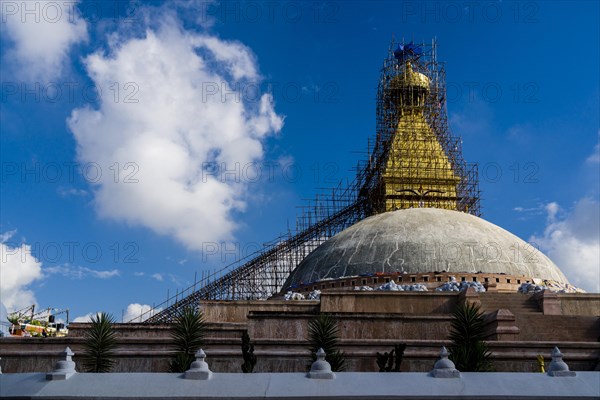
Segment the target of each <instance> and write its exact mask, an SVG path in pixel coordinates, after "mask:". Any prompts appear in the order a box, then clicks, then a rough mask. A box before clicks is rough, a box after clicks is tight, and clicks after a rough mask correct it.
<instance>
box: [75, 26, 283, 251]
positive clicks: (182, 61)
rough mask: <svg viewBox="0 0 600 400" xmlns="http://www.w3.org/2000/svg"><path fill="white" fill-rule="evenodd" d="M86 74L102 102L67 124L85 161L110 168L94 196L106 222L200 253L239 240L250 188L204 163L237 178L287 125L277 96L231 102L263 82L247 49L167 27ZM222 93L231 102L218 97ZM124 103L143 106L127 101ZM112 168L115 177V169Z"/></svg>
mask: <svg viewBox="0 0 600 400" xmlns="http://www.w3.org/2000/svg"><path fill="white" fill-rule="evenodd" d="M85 66H86V70H87V73H88V74H89V76H90V77H91V78H92V79H93V80H94V83H95V85H96V86H97V87H100V88H101V90H102V93H104V94H105V95H104V96H103V97H102V100H101V104H100V108H99V109H98V110H93V109H91V108H90V107H84V108H79V109H76V110H74V111H73V113H72V115H71V117H70V118H69V120H68V125H69V127H70V129H71V131H72V132H73V134H74V136H75V139H76V141H77V148H78V159H79V161H81V162H83V163H98V165H100V166H101V167H102V168H103V175H102V178H100V179H99V180H98V182H97V183H96V184H95V187H94V197H95V202H96V206H97V211H98V213H99V215H101V216H102V217H107V218H111V219H115V220H121V221H126V222H128V223H130V224H133V225H140V226H145V227H148V228H150V229H152V230H153V231H155V232H157V233H159V234H163V235H169V236H171V237H173V238H175V239H176V240H178V241H179V242H180V243H182V244H184V245H185V246H186V247H187V248H190V249H194V250H199V251H201V250H202V248H203V243H206V242H218V241H221V240H224V241H227V240H232V238H233V232H234V230H235V229H236V227H237V224H236V222H235V219H234V218H233V217H232V213H233V212H236V211H243V210H244V209H245V206H246V204H245V201H244V198H245V196H246V194H247V192H248V182H244V181H243V180H241V181H239V182H237V181H236V180H235V179H228V180H223V179H220V178H221V177H220V176H215V174H210V173H208V172H207V171H206V164H205V163H209V162H214V163H217V164H216V165H224V166H225V167H226V168H227V169H228V170H235V169H238V170H239V169H240V168H243V167H244V166H245V165H248V164H249V163H252V162H256V161H258V160H260V159H261V158H262V157H263V140H264V139H265V137H266V136H267V135H269V134H272V133H275V132H278V131H279V130H280V129H281V127H282V125H283V119H282V118H281V117H280V116H279V115H277V114H276V113H275V111H274V108H273V107H274V106H273V101H272V98H271V96H270V95H268V94H264V95H262V96H261V97H260V98H259V99H257V100H256V101H252V99H248V98H244V96H243V91H242V94H241V95H236V94H232V93H236V92H235V91H234V89H235V88H237V89H238V90H242V89H241V88H243V87H245V86H244V85H249V84H251V83H252V84H256V82H257V81H258V79H259V76H258V72H257V66H256V61H255V60H254V56H253V54H252V52H251V51H250V49H248V48H247V47H245V46H244V45H242V44H241V43H238V42H232V41H224V40H221V39H218V38H216V37H212V36H207V35H198V34H195V33H191V32H188V31H184V30H182V29H181V28H180V27H179V25H178V24H177V22H175V19H174V18H164V22H163V23H162V24H161V27H160V28H158V29H157V30H150V29H149V30H148V31H147V32H146V34H145V37H143V38H133V39H127V40H118V41H116V42H115V43H112V44H111V49H110V52H109V55H106V54H105V53H103V52H102V51H98V52H96V53H94V54H92V55H90V56H89V57H87V58H86V59H85ZM115 82H116V83H118V85H119V87H120V88H121V94H120V96H121V98H120V101H119V102H115V101H114V96H113V94H114V93H115V89H114V84H115ZM128 84H129V86H127V85H128ZM111 87H112V89H111ZM215 89H218V90H219V91H221V90H223V91H227V93H228V94H227V95H225V94H223V97H222V96H221V93H218V94H214V95H211V94H210V93H211V91H214V90H215ZM223 93H225V92H223ZM237 93H239V92H237ZM125 95H131V98H130V100H134V101H136V102H129V103H128V102H124V101H123V99H124V96H125ZM115 163H118V165H119V166H120V170H119V171H118V173H117V175H115V170H114V167H112V168H113V169H109V168H110V167H111V166H114V165H115ZM212 165H214V164H212ZM115 176H117V178H116V179H115Z"/></svg>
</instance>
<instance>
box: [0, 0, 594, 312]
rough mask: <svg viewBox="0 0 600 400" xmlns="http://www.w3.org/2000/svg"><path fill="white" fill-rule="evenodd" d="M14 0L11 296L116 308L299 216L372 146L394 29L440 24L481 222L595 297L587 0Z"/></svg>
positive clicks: (6, 100)
mask: <svg viewBox="0 0 600 400" xmlns="http://www.w3.org/2000/svg"><path fill="white" fill-rule="evenodd" d="M22 4H23V3H21V2H13V1H2V4H1V5H2V9H1V12H2V14H1V17H2V21H1V28H2V31H1V32H2V38H1V46H2V49H1V53H0V54H1V56H2V60H1V62H0V66H1V67H2V77H1V84H2V88H1V89H2V91H1V99H0V107H1V109H0V118H1V127H0V128H1V150H0V155H1V163H2V177H1V178H2V180H1V184H2V191H1V195H0V200H1V216H0V233H1V234H2V241H3V244H2V251H3V254H2V270H1V271H2V281H1V282H0V283H1V284H2V286H1V288H2V293H1V298H0V300H1V301H2V304H3V307H5V308H6V309H8V310H9V311H12V310H13V309H15V308H20V307H24V306H26V305H28V304H30V303H35V304H37V305H38V306H39V307H42V308H43V307H48V306H51V307H56V308H69V309H70V310H71V317H72V318H73V317H84V316H86V315H88V314H90V313H95V312H97V311H109V312H111V313H113V314H114V315H115V316H116V317H117V319H119V320H120V319H121V317H122V316H123V314H127V315H126V316H125V318H127V316H128V315H133V314H135V313H137V312H139V311H140V310H141V309H143V308H145V307H148V306H149V305H152V304H153V303H156V304H158V303H160V302H162V301H163V300H164V299H165V297H166V295H167V292H168V291H169V293H171V294H173V293H175V291H176V290H178V289H181V288H182V287H186V286H188V285H190V284H191V283H193V279H194V274H195V273H197V274H198V276H200V275H201V274H202V271H212V270H213V269H214V268H218V267H219V266H220V265H223V264H224V262H225V263H227V262H232V261H234V258H235V256H236V255H237V254H241V255H246V254H247V253H248V252H250V251H252V250H255V249H256V248H258V247H259V246H260V245H262V244H263V243H265V242H268V241H270V240H273V239H275V238H276V237H277V236H278V235H280V234H283V233H286V232H287V229H288V227H290V228H293V227H294V226H295V223H294V220H295V216H296V215H297V213H298V212H299V209H298V208H297V206H299V205H302V204H304V203H305V199H308V198H312V197H313V196H314V193H315V192H316V188H320V187H330V186H336V184H337V182H338V181H339V180H344V181H345V180H346V179H352V177H353V173H352V168H353V167H354V166H355V165H356V162H357V160H358V159H359V158H361V157H363V156H364V151H365V150H366V145H367V139H368V138H369V137H370V136H372V135H373V134H374V129H375V118H374V117H375V93H376V86H377V79H378V75H379V69H380V67H381V63H382V60H383V58H384V57H385V56H386V54H387V49H388V46H389V43H390V40H391V39H392V37H395V38H396V39H397V40H401V39H402V38H404V39H406V40H413V39H414V40H416V41H422V40H426V41H430V40H431V39H432V38H434V37H435V38H437V43H438V46H439V48H438V58H439V60H442V61H445V62H446V71H447V83H448V95H447V98H448V113H449V117H450V126H451V129H452V131H453V132H454V133H455V134H457V135H461V136H462V138H463V151H464V157H465V159H466V160H467V161H469V162H477V163H478V164H479V174H480V186H481V190H482V198H483V200H482V206H483V208H482V210H483V217H484V218H485V219H487V220H489V221H491V222H494V223H496V224H498V225H500V226H502V227H504V228H505V229H507V230H509V231H511V232H513V233H515V234H516V235H518V236H519V237H521V238H523V239H525V240H532V241H534V242H536V243H537V245H538V246H539V247H540V248H541V249H542V250H543V251H545V252H546V254H548V255H549V256H550V257H551V258H552V259H553V260H554V261H555V262H556V263H557V264H558V265H559V267H561V268H562V269H563V271H565V273H566V274H567V277H568V278H569V279H570V280H571V282H572V283H575V284H577V285H578V286H580V287H583V288H585V289H587V290H592V291H598V290H599V287H600V277H599V272H598V262H599V261H598V258H599V257H600V255H599V251H598V246H599V236H598V229H599V228H598V225H599V221H598V218H599V217H598V207H599V206H598V198H599V187H598V186H599V183H598V182H599V171H598V170H599V165H600V164H599V162H600V161H599V155H598V137H599V111H598V110H599V108H600V107H599V104H598V102H599V100H598V98H599V74H598V71H599V70H600V68H599V47H600V46H599V43H598V41H599V39H598V38H599V37H600V31H599V29H600V28H599V25H598V15H599V11H600V10H599V5H598V3H597V2H592V1H589V2H588V1H585V2H572V1H568V2H567V1H565V2H560V1H553V2H535V1H533V2H510V1H484V2H481V3H472V2H460V1H459V2H454V1H450V2H446V1H440V2H436V1H433V2H427V3H423V2H413V1H407V2H360V1H351V2H342V1H331V2H320V3H313V2H295V1H289V2H288V1H283V2H266V3H263V2H224V3H221V4H219V3H209V2H175V1H173V2H167V3H162V2H139V1H136V2H130V3H128V2H121V1H119V2H117V1H115V2H112V1H102V2H95V1H83V2H80V3H78V4H77V5H76V7H75V8H72V6H70V5H68V4H66V3H65V4H62V3H61V2H33V1H32V2H29V3H27V4H28V5H27V7H29V8H27V9H24V8H23V7H22ZM215 165H219V166H226V169H227V170H228V171H222V170H221V171H220V172H216V171H215V169H214V166H215ZM223 243H229V244H228V245H223ZM213 253H214V254H213Z"/></svg>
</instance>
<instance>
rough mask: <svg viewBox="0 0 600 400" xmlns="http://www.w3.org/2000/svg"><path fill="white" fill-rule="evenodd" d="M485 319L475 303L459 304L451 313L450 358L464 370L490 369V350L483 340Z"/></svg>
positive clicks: (480, 370) (481, 370)
mask: <svg viewBox="0 0 600 400" xmlns="http://www.w3.org/2000/svg"><path fill="white" fill-rule="evenodd" d="M484 336H485V321H484V318H483V312H481V310H480V307H479V306H478V305H476V304H469V303H466V304H461V305H459V306H458V307H456V309H455V310H454V312H453V314H452V324H451V330H450V334H449V336H448V337H449V339H450V340H451V341H452V344H451V345H450V359H451V360H452V361H454V364H455V365H456V368H457V369H458V370H459V371H464V372H483V371H491V370H492V364H491V361H490V351H489V349H488V347H487V345H486V343H485V342H484V341H483V339H484Z"/></svg>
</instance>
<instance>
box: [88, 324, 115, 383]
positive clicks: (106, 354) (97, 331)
mask: <svg viewBox="0 0 600 400" xmlns="http://www.w3.org/2000/svg"><path fill="white" fill-rule="evenodd" d="M114 322H115V320H114V318H113V316H112V315H110V314H107V313H105V312H103V313H100V314H98V315H95V316H93V317H92V318H91V324H90V327H89V328H88V329H87V331H86V332H85V336H84V343H83V356H82V365H83V369H84V371H85V372H96V373H98V372H110V370H111V369H112V368H113V366H114V364H115V361H114V357H115V352H114V350H115V348H116V347H117V339H116V334H115V331H114V327H113V324H114Z"/></svg>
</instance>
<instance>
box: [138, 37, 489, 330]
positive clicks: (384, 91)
mask: <svg viewBox="0 0 600 400" xmlns="http://www.w3.org/2000/svg"><path fill="white" fill-rule="evenodd" d="M396 46H397V47H396ZM376 118H377V126H376V134H375V137H374V138H373V139H371V140H369V146H368V154H369V157H368V159H366V160H363V161H361V162H359V163H358V165H357V168H356V178H355V179H354V180H353V181H352V182H350V183H347V184H346V185H341V184H340V185H338V187H337V188H334V189H330V192H326V193H321V194H319V195H317V196H316V198H315V200H313V201H312V202H310V203H309V204H308V205H307V206H304V207H302V212H301V214H300V216H299V217H298V218H297V221H296V229H295V232H294V233H292V234H289V235H287V236H285V237H279V238H277V239H276V240H274V241H272V242H271V243H270V244H268V245H267V246H265V248H263V249H262V250H260V251H258V252H256V253H254V254H252V255H249V256H247V257H245V258H242V259H240V260H238V261H237V262H235V263H233V264H231V265H229V266H227V267H225V268H223V269H222V270H220V271H216V272H214V273H213V274H210V275H207V276H203V277H202V279H201V280H200V281H199V282H195V283H194V285H192V286H190V287H188V288H187V289H184V290H182V291H181V292H177V293H176V295H175V296H172V297H170V298H168V299H167V300H166V301H165V302H164V303H162V304H159V305H157V306H155V307H154V308H153V309H152V310H150V311H148V312H147V313H146V314H145V315H144V314H143V315H142V316H140V317H137V318H136V320H144V319H145V321H146V322H147V323H168V322H170V321H172V320H173V318H174V317H175V316H176V315H177V313H178V311H179V310H181V309H182V308H184V307H186V306H194V305H197V304H198V302H199V301H200V300H253V299H265V298H269V297H271V296H273V295H274V294H277V293H279V292H280V291H281V290H282V289H284V287H283V285H284V283H285V281H286V279H287V277H288V276H289V274H290V273H291V272H292V271H293V270H294V269H295V268H296V266H297V265H298V264H299V263H300V262H301V261H302V260H303V259H304V258H305V257H306V256H307V255H308V254H309V253H310V252H311V251H312V250H314V249H315V248H316V247H317V246H319V245H320V244H321V243H323V242H325V241H326V240H327V239H329V238H330V237H332V236H334V235H335V234H337V233H339V232H341V231H342V230H344V229H346V228H348V227H349V226H351V225H353V224H355V223H356V222H358V221H360V220H362V219H364V218H366V217H368V216H370V215H374V214H378V213H381V212H386V211H391V210H395V209H403V208H409V207H436V208H446V209H453V210H457V211H462V212H467V213H470V214H473V215H477V216H479V215H480V197H479V183H478V177H477V165H475V164H467V163H466V162H465V161H464V159H463V158H462V146H461V145H462V142H461V140H460V138H459V137H456V136H453V135H452V134H451V132H450V129H449V127H448V118H447V112H446V84H445V69H444V65H443V63H440V62H438V61H437V59H436V43H435V40H434V41H432V43H430V44H429V43H420V44H413V43H412V42H411V43H400V44H396V43H394V42H393V41H392V43H391V45H390V48H389V50H388V55H387V57H386V59H385V60H384V63H383V68H382V70H381V76H380V79H379V84H378V89H377V115H376ZM146 317H148V318H147V319H146ZM138 318H139V319H138Z"/></svg>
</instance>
